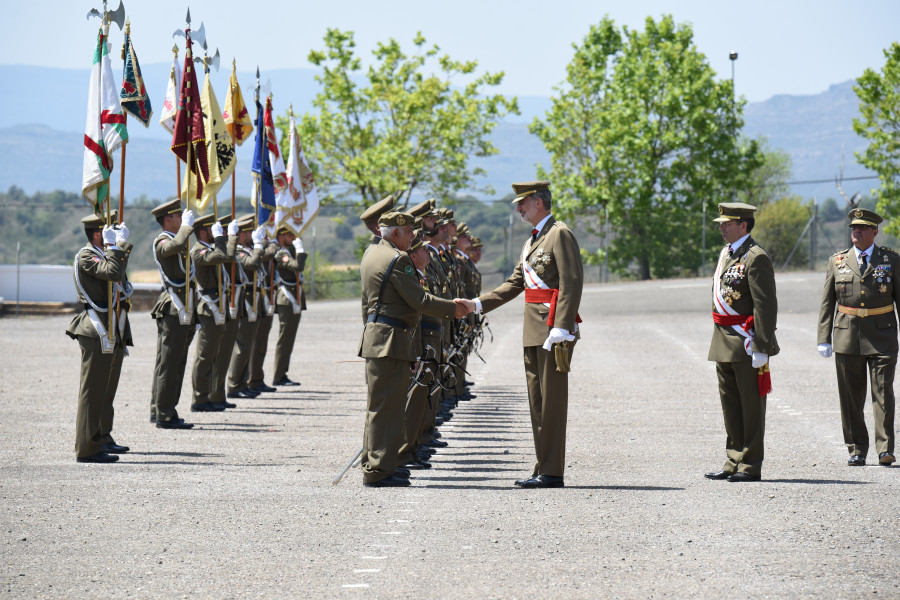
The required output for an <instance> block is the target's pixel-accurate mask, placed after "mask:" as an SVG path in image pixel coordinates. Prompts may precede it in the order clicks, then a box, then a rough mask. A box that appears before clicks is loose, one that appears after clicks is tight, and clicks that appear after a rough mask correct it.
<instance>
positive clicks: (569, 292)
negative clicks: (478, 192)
mask: <svg viewBox="0 0 900 600" xmlns="http://www.w3.org/2000/svg"><path fill="white" fill-rule="evenodd" d="M524 254H525V259H526V260H527V261H528V263H529V264H530V265H532V267H534V268H535V271H537V272H538V274H539V275H540V277H541V279H542V280H543V281H544V283H546V284H547V286H548V287H549V288H551V289H558V290H559V299H558V301H557V305H556V315H555V322H554V327H558V328H560V329H565V330H566V331H569V332H570V333H574V334H575V337H576V338H578V332H577V331H576V327H575V325H576V317H577V314H578V306H579V304H580V303H581V291H582V287H583V285H584V268H583V266H582V264H581V252H580V250H579V249H578V242H577V240H576V239H575V236H574V235H573V234H572V232H571V231H570V230H569V228H568V227H566V226H565V225H564V224H563V223H561V222H559V221H556V220H555V219H554V218H553V217H550V218H549V219H548V220H547V222H546V223H545V224H544V226H543V228H542V229H541V231H540V232H539V233H538V236H537V239H536V240H535V242H534V243H532V242H531V240H530V239H529V240H528V241H527V242H526V244H525V250H524ZM526 287H527V286H526V282H525V271H524V268H523V265H522V261H521V260H520V261H519V264H518V265H517V266H516V268H515V270H514V271H513V274H512V275H511V276H510V277H509V279H507V280H506V282H505V283H502V284H500V286H499V287H497V288H496V289H495V290H493V291H491V292H488V293H487V294H484V295H482V296H481V297H480V298H479V300H480V301H481V306H482V310H483V312H485V313H487V312H490V311H492V310H494V309H495V308H498V307H500V306H502V305H503V304H506V303H507V302H509V301H510V300H512V299H513V298H515V297H516V296H518V295H519V294H521V293H522V292H523V291H524V290H525V288H526ZM549 314H550V309H549V308H548V307H546V306H544V305H543V304H540V303H526V304H525V322H524V327H523V333H522V345H523V347H524V361H525V380H526V383H527V385H528V402H529V406H530V408H531V429H532V433H533V434H534V448H535V454H536V455H537V461H536V462H535V465H534V470H533V472H532V475H535V476H536V475H550V476H554V477H563V473H564V471H565V454H566V418H567V413H568V406H569V374H568V373H560V372H558V371H557V370H556V357H555V355H554V353H553V352H548V351H546V350H544V349H543V348H542V346H543V344H544V341H545V340H546V339H547V336H548V335H549V333H550V326H549V325H547V318H548V316H549ZM571 348H572V350H574V343H573V344H572V346H571Z"/></svg>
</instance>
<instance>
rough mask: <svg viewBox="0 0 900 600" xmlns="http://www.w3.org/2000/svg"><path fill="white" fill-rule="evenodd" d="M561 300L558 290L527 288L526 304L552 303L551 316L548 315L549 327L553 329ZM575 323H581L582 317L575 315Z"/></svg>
mask: <svg viewBox="0 0 900 600" xmlns="http://www.w3.org/2000/svg"><path fill="white" fill-rule="evenodd" d="M558 300H559V290H558V289H552V288H551V289H546V288H525V303H526V304H544V303H548V302H549V303H550V314H548V315H547V325H548V326H550V327H553V325H554V323H555V322H556V302H557V301H558ZM575 322H576V323H581V315H579V314H578V313H575Z"/></svg>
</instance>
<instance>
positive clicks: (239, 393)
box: [225, 390, 259, 398]
mask: <svg viewBox="0 0 900 600" xmlns="http://www.w3.org/2000/svg"><path fill="white" fill-rule="evenodd" d="M257 396H259V394H258V393H257V392H251V391H250V390H235V391H233V392H228V393H227V394H225V397H226V398H256V397H257Z"/></svg>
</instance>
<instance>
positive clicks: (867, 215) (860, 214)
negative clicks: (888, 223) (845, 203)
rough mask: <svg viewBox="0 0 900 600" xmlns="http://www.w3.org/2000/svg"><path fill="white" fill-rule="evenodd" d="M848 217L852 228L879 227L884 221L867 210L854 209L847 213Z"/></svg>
mask: <svg viewBox="0 0 900 600" xmlns="http://www.w3.org/2000/svg"><path fill="white" fill-rule="evenodd" d="M847 217H848V218H849V219H850V227H853V226H854V225H868V226H869V227H878V224H879V223H881V222H882V221H884V219H882V218H881V216H880V215H879V214H878V213H876V212H875V211H874V210H869V209H867V208H854V209H853V210H851V211H850V212H849V213H847Z"/></svg>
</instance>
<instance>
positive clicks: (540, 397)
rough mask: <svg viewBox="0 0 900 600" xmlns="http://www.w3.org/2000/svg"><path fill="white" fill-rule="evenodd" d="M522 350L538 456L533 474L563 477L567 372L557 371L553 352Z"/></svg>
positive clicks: (571, 346) (528, 347)
mask: <svg viewBox="0 0 900 600" xmlns="http://www.w3.org/2000/svg"><path fill="white" fill-rule="evenodd" d="M574 346H575V344H574V343H573V344H571V345H570V351H571V350H574ZM524 353H525V382H526V384H527V385H528V404H529V407H530V408H531V431H532V433H533V434H534V450H535V454H536V455H537V461H536V462H535V464H534V471H533V472H532V475H552V476H554V477H562V476H563V473H564V471H565V467H566V418H567V416H568V410H569V374H568V373H560V372H559V371H557V370H556V355H555V354H554V353H553V352H548V351H546V350H544V349H543V348H542V347H541V346H526V347H525V349H524Z"/></svg>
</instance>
